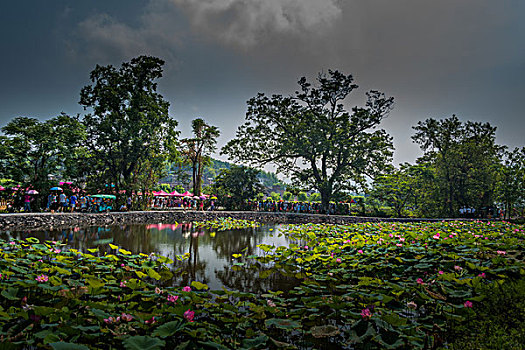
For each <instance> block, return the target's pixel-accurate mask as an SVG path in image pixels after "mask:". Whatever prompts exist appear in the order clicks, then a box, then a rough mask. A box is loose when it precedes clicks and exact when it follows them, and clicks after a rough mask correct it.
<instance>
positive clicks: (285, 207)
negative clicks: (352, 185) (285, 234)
mask: <svg viewBox="0 0 525 350" xmlns="http://www.w3.org/2000/svg"><path fill="white" fill-rule="evenodd" d="M248 205H249V208H250V210H253V211H266V212H292V213H304V214H319V213H321V212H322V207H321V202H301V201H283V200H279V201H273V200H268V199H267V200H261V201H249V202H248ZM351 208H352V207H351V203H346V202H339V203H336V202H330V203H329V205H328V213H329V214H331V215H336V214H337V215H346V214H350V213H351Z"/></svg>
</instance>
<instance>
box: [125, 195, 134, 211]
mask: <svg viewBox="0 0 525 350" xmlns="http://www.w3.org/2000/svg"><path fill="white" fill-rule="evenodd" d="M126 204H127V205H128V208H127V209H128V210H131V205H132V204H133V200H132V199H131V196H129V197H128V200H127V203H126Z"/></svg>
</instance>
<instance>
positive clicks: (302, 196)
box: [297, 191, 308, 202]
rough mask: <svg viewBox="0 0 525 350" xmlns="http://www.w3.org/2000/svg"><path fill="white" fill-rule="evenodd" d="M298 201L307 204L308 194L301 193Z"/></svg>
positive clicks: (298, 195)
mask: <svg viewBox="0 0 525 350" xmlns="http://www.w3.org/2000/svg"><path fill="white" fill-rule="evenodd" d="M297 200H299V201H301V202H306V201H307V200H308V195H307V194H306V192H304V191H300V192H299V193H298V194H297Z"/></svg>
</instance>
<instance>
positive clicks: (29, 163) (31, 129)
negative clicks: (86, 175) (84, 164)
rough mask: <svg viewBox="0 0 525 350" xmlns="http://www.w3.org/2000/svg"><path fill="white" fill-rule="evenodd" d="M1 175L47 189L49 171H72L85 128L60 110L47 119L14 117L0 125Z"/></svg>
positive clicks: (49, 183) (69, 173)
mask: <svg viewBox="0 0 525 350" xmlns="http://www.w3.org/2000/svg"><path fill="white" fill-rule="evenodd" d="M2 132H3V133H4V134H5V135H4V136H0V150H1V152H0V163H1V164H2V166H1V167H0V169H1V171H0V172H1V174H0V177H4V178H9V179H11V180H13V181H14V182H17V183H22V184H25V185H31V186H33V188H35V189H37V190H38V191H43V190H47V189H49V186H50V185H51V181H50V179H49V176H50V175H56V174H57V173H58V172H59V171H60V172H62V173H64V174H68V175H73V174H74V164H76V163H77V162H76V160H78V158H79V156H80V155H81V152H80V151H79V150H80V148H81V145H82V143H83V141H84V140H85V129H84V127H83V125H82V124H81V123H80V121H79V120H78V118H77V117H70V116H68V115H66V114H61V115H59V116H57V117H55V118H51V119H49V120H46V121H39V120H38V119H36V118H30V117H17V118H14V119H13V120H12V121H10V122H9V123H8V124H7V125H6V126H4V127H3V128H2Z"/></svg>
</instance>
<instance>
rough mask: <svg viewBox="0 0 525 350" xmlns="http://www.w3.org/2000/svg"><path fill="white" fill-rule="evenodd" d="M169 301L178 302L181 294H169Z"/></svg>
mask: <svg viewBox="0 0 525 350" xmlns="http://www.w3.org/2000/svg"><path fill="white" fill-rule="evenodd" d="M167 299H168V301H169V302H170V303H174V302H176V301H177V300H179V296H178V295H171V294H169V295H168V297H167Z"/></svg>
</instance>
